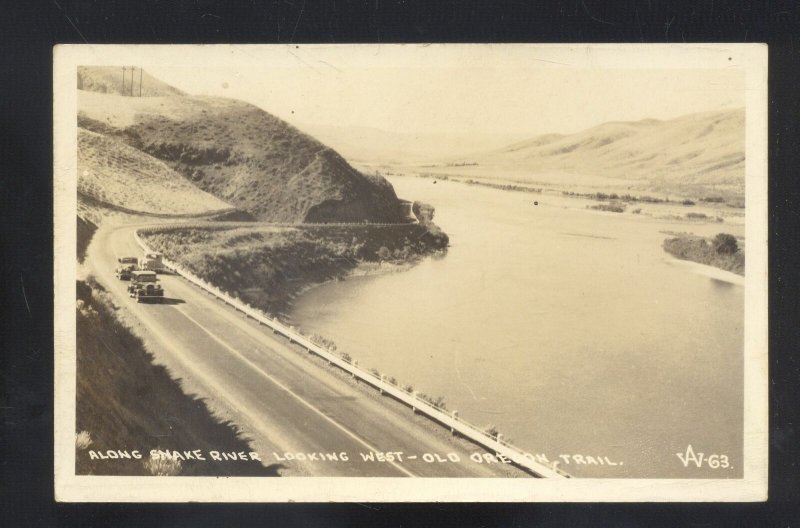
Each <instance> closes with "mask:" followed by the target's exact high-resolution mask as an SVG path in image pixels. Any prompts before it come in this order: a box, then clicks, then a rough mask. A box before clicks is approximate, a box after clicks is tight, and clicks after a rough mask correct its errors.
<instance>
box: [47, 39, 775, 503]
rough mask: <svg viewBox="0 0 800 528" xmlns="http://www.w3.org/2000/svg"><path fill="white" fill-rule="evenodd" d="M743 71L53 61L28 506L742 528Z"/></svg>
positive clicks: (702, 57)
mask: <svg viewBox="0 0 800 528" xmlns="http://www.w3.org/2000/svg"><path fill="white" fill-rule="evenodd" d="M766 52H767V50H766V46H764V45H758V44H752V45H751V44H724V45H723V44H719V45H708V44H703V45H691V44H685V45H586V44H580V45H577V44H576V45H534V44H526V45H522V44H519V45H517V44H515V45H502V44H498V45H488V44H481V45H270V46H261V45H247V46H234V45H214V46H188V45H186V46H184V45H180V46H179V45H161V46H150V45H100V46H95V45H65V46H57V47H56V48H55V50H54V101H55V103H54V141H55V167H54V190H55V209H54V224H55V233H54V237H55V269H54V274H55V286H56V289H55V337H56V349H55V373H56V376H55V383H56V386H55V389H56V401H55V411H56V412H55V490H56V497H57V499H58V500H59V501H123V502H125V501H222V502H227V501H236V502H277V501H316V502H328V501H360V502H365V501H451V502H452V501H456V502H459V501H470V502H472V501H503V502H515V501H760V500H765V499H766V497H767V484H766V483H767V445H768V443H767V436H768V429H767V354H768V343H767V53H766Z"/></svg>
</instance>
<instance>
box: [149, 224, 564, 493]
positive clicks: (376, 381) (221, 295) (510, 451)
mask: <svg viewBox="0 0 800 528" xmlns="http://www.w3.org/2000/svg"><path fill="white" fill-rule="evenodd" d="M165 227H166V228H167V229H165ZM190 227H192V226H191V225H190V224H179V225H171V226H164V227H160V226H158V227H143V228H139V229H137V230H136V231H134V239H135V240H136V242H137V243H138V244H139V245H140V246H141V247H142V249H143V250H144V251H145V252H148V253H149V252H151V249H150V247H149V246H148V245H147V244H146V243H145V242H144V240H142V238H141V237H140V236H139V233H140V232H142V233H153V232H156V231H164V230H168V229H169V228H190ZM198 227H201V226H198ZM202 227H203V228H208V227H210V226H208V224H203V226H202ZM163 262H164V265H165V266H167V267H168V268H170V269H171V270H173V271H174V272H175V273H177V274H179V275H181V276H182V277H183V278H184V279H186V280H187V281H189V282H191V283H192V284H194V285H196V286H198V287H199V288H201V289H203V290H205V291H207V292H208V293H210V294H211V295H213V296H215V297H216V298H218V299H219V300H221V301H222V302H224V303H225V304H228V305H230V306H231V307H233V308H234V309H235V310H238V311H240V312H242V313H244V314H245V315H246V316H248V317H250V318H252V319H254V320H256V321H258V322H259V323H261V324H263V325H266V326H268V327H269V328H271V329H272V330H273V332H274V333H277V334H280V335H282V336H284V337H286V338H287V339H288V340H289V341H291V342H294V343H297V344H299V345H300V346H302V347H303V348H305V349H306V350H308V351H309V352H311V353H314V354H316V355H317V356H319V357H321V358H323V359H325V360H326V361H327V362H328V363H329V364H333V365H336V366H337V367H338V368H340V369H342V370H344V371H346V372H348V373H350V374H351V375H352V376H353V377H356V378H359V379H361V380H362V381H365V382H367V383H368V384H370V385H372V386H373V387H375V388H376V389H378V390H379V391H381V393H383V394H388V395H390V396H392V397H393V398H395V399H396V400H398V401H401V402H403V403H404V404H406V405H408V406H409V407H411V408H413V409H416V411H417V412H420V413H422V414H425V415H427V416H428V417H429V418H432V419H433V420H435V421H437V422H439V423H441V424H442V425H444V426H446V427H448V428H450V430H451V431H456V432H458V433H459V434H460V435H461V436H463V437H465V438H468V439H470V440H472V441H473V442H475V443H476V444H478V445H481V446H483V447H484V448H486V449H488V450H489V451H493V452H494V453H496V454H497V455H500V456H503V457H505V458H507V459H508V460H510V461H511V462H513V463H514V464H516V465H517V466H520V467H523V468H525V469H527V470H529V471H531V472H532V473H533V474H535V475H537V476H539V477H549V478H569V474H568V473H566V472H565V471H563V470H561V469H559V468H558V467H556V466H554V465H550V464H547V463H544V462H540V461H538V460H536V459H535V458H534V457H533V456H532V455H530V454H528V453H525V452H523V451H522V450H520V449H519V448H517V447H516V446H513V445H511V444H509V443H508V442H505V441H503V440H502V439H499V438H498V437H499V435H498V437H494V436H491V435H489V434H487V433H486V432H484V431H482V430H480V429H479V428H477V427H476V426H474V425H472V424H470V423H468V422H466V421H465V420H463V419H461V418H459V417H458V416H457V415H455V416H454V415H452V414H450V413H447V412H445V411H443V410H441V409H439V408H438V407H435V406H434V405H432V404H430V403H429V402H427V401H425V400H423V399H421V398H418V397H416V396H415V395H414V394H409V393H408V392H406V391H404V390H402V389H400V388H398V387H397V386H395V385H393V384H391V383H389V382H387V381H385V380H383V379H381V378H380V377H379V376H375V375H374V374H372V373H371V372H367V371H365V370H362V369H361V368H360V367H359V366H357V365H356V364H354V363H357V362H356V361H345V360H344V359H342V357H341V356H338V355H336V354H333V353H331V352H330V351H328V350H326V349H325V348H323V347H321V346H319V345H318V344H316V343H314V342H313V341H311V340H310V339H308V338H307V337H306V336H304V335H302V334H300V333H299V332H296V331H295V330H293V329H291V328H289V327H287V326H286V325H284V324H283V323H281V322H279V321H278V320H277V319H272V318H270V317H268V316H267V315H266V314H265V313H263V312H261V311H260V310H257V309H255V308H253V307H252V306H249V305H247V304H245V303H244V302H242V301H241V300H239V299H234V298H233V297H231V296H230V295H229V294H228V293H227V292H223V291H222V290H220V289H219V288H217V287H216V286H214V285H212V284H210V283H208V282H206V281H205V280H203V279H201V278H200V277H197V276H196V275H195V274H194V273H192V272H191V271H189V270H187V269H185V268H184V267H182V266H180V265H178V264H177V263H175V262H172V261H170V260H168V259H166V258H165V259H164V260H163Z"/></svg>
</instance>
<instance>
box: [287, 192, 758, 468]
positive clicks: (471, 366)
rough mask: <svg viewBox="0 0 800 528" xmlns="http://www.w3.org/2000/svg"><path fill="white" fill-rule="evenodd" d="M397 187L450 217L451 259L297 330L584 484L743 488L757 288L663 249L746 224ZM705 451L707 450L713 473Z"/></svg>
mask: <svg viewBox="0 0 800 528" xmlns="http://www.w3.org/2000/svg"><path fill="white" fill-rule="evenodd" d="M392 184H393V185H394V186H395V189H396V190H397V194H398V196H400V197H403V198H408V199H417V200H422V201H424V202H428V203H431V204H433V205H435V207H436V216H435V222H436V223H438V224H439V225H440V226H441V227H442V229H443V230H444V231H445V232H446V233H447V234H448V235H450V249H449V251H448V253H447V255H446V256H445V257H443V258H428V259H426V260H425V261H423V262H422V263H421V264H419V265H418V266H416V267H414V268H412V269H411V270H409V271H404V272H400V273H394V274H387V275H373V276H366V277H358V278H350V279H348V280H346V281H342V282H332V283H328V284H324V285H322V286H319V287H317V288H314V289H312V290H310V291H308V292H307V293H306V294H304V295H303V296H301V297H300V298H299V299H298V300H297V302H296V304H295V307H294V311H293V313H292V316H293V320H294V324H296V325H298V326H299V327H300V328H302V329H303V330H304V331H307V332H312V331H313V332H317V333H319V334H321V335H324V336H326V337H328V338H330V339H332V340H333V341H335V342H336V343H337V345H338V347H339V350H340V351H346V352H347V353H349V354H350V355H351V356H352V357H353V358H355V359H358V360H359V363H360V365H362V366H363V367H366V368H371V367H374V368H377V369H378V370H379V371H380V372H381V373H383V374H386V375H388V376H394V377H395V378H397V380H398V382H399V383H400V384H401V385H404V384H406V383H410V384H412V385H413V386H414V388H415V389H416V390H418V391H420V392H425V393H427V394H429V395H431V396H434V397H436V396H439V395H441V396H444V398H445V400H446V405H447V408H448V409H449V410H453V409H457V410H458V411H459V413H460V415H461V417H463V418H464V419H466V420H469V421H471V422H473V423H475V424H476V425H478V426H481V427H483V426H488V425H490V424H491V425H495V426H496V427H497V429H498V430H499V431H500V432H502V433H503V434H504V436H505V437H507V438H510V439H511V440H512V441H513V442H514V443H515V444H516V445H518V446H519V447H521V448H523V449H524V450H526V451H528V452H530V453H533V454H541V455H544V456H546V457H547V458H548V459H549V460H551V461H553V460H558V461H560V464H561V467H562V468H563V469H565V470H567V471H568V472H570V473H572V474H573V475H575V476H578V477H641V478H645V477H651V478H652V477H663V478H692V477H713V478H728V477H741V474H742V473H741V469H742V420H743V418H742V417H743V412H742V408H743V396H742V394H743V357H742V356H743V320H744V291H743V287H742V286H741V285H740V284H737V283H736V282H735V281H733V282H729V281H727V280H725V277H724V274H723V276H722V278H720V277H719V275H718V274H717V275H716V276H713V275H715V274H711V275H706V274H703V273H701V272H699V271H698V270H700V269H701V268H700V267H699V266H694V265H689V264H687V263H682V262H677V261H675V260H673V259H672V258H671V257H670V256H669V255H667V254H666V253H665V252H664V251H663V249H662V247H661V244H662V242H663V240H664V239H665V238H666V237H667V235H665V234H664V233H662V231H665V230H670V231H689V232H693V233H696V234H698V235H703V236H713V235H715V234H716V233H718V232H720V231H724V232H728V233H732V234H735V235H741V234H743V226H741V225H738V226H737V225H729V224H727V223H725V224H716V223H697V222H690V221H685V222H682V221H675V220H672V221H670V220H658V219H654V218H652V217H648V216H643V215H630V214H616V213H601V212H597V211H589V210H586V209H585V205H587V204H590V203H593V202H589V201H585V200H579V199H572V198H565V197H561V196H555V195H550V194H542V195H537V194H525V193H517V192H508V191H501V190H494V189H489V188H483V187H478V186H468V185H465V184H461V183H456V182H447V181H438V182H437V183H434V180H431V179H420V178H412V177H397V178H393V179H392ZM534 201H538V205H534ZM689 445H691V446H692V450H693V451H694V452H695V455H698V453H700V452H702V453H704V457H705V458H703V459H702V461H701V462H700V464H699V467H698V463H697V460H696V459H697V458H698V456H695V458H694V459H692V458H691V457H690V459H689V460H687V459H686V456H685V455H686V452H687V448H688V446H689ZM383 448H385V449H387V450H390V449H392V446H383ZM678 453H681V457H679V456H677V454H678ZM712 454H716V455H720V456H718V457H717V458H715V459H714V460H715V461H716V462H713V463H711V464H709V461H708V458H707V457H708V456H709V455H712ZM576 455H577V456H576ZM722 456H725V457H726V458H725V459H723V458H722ZM682 458H683V460H682ZM720 461H726V462H721V463H718V462H720ZM687 462H688V463H687ZM725 465H727V466H728V467H722V466H725ZM712 466H720V467H712Z"/></svg>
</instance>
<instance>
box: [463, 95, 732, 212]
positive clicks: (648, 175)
mask: <svg viewBox="0 0 800 528" xmlns="http://www.w3.org/2000/svg"><path fill="white" fill-rule="evenodd" d="M744 119H745V114H744V110H743V109H739V110H729V111H719V112H706V113H699V114H691V115H687V116H683V117H680V118H677V119H672V120H668V121H659V120H656V119H646V120H642V121H636V122H615V123H605V124H602V125H599V126H597V127H594V128H591V129H589V130H585V131H583V132H579V133H576V134H568V135H562V134H549V135H544V136H539V137H536V138H533V139H531V140H528V141H522V142H519V143H515V144H513V145H509V146H508V147H505V148H503V149H499V150H496V151H493V152H489V153H484V154H475V155H474V156H470V157H465V158H461V159H459V160H454V161H452V163H451V165H457V164H459V163H468V164H477V165H470V166H468V167H464V168H461V171H462V172H465V170H466V172H469V171H474V172H476V173H487V174H488V173H494V174H495V175H496V176H497V177H502V176H501V175H502V174H504V173H509V172H513V173H514V174H520V173H521V172H524V173H526V175H527V177H528V178H530V179H531V180H536V177H537V174H542V173H559V174H561V175H562V178H563V181H565V182H567V183H569V182H571V181H572V180H573V179H575V177H576V176H577V175H580V176H588V177H596V178H610V179H614V180H620V182H619V185H620V186H631V185H632V186H634V187H635V188H637V189H647V190H657V191H664V192H673V193H676V194H691V195H693V196H706V195H708V196H710V195H714V194H726V195H729V196H733V195H735V196H738V197H741V198H743V197H744V159H745V150H744Z"/></svg>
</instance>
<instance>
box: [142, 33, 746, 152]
mask: <svg viewBox="0 0 800 528" xmlns="http://www.w3.org/2000/svg"><path fill="white" fill-rule="evenodd" d="M608 48H609V47H606V48H600V49H599V50H597V49H589V48H588V47H587V46H581V47H573V48H569V47H565V46H550V47H548V46H539V47H536V46H512V47H506V46H501V45H494V46H476V45H473V46H453V47H447V46H427V47H425V46H353V47H349V48H345V47H337V46H299V47H295V46H270V47H262V48H255V47H247V46H245V47H241V46H238V47H237V46H232V47H222V48H216V47H204V48H197V50H198V51H196V52H195V51H191V52H184V53H167V54H163V55H159V56H158V59H157V60H154V57H153V55H152V54H142V56H141V57H139V62H138V63H139V64H141V65H143V66H144V67H145V69H146V70H148V71H149V72H150V73H152V74H153V75H155V76H156V77H158V78H160V79H163V80H164V81H165V82H167V83H169V84H172V85H174V86H176V87H178V88H180V89H182V90H184V91H186V92H189V93H191V94H196V95H200V94H206V95H218V96H225V97H233V98H237V99H242V100H245V101H248V102H250V103H253V104H255V105H257V106H259V107H261V108H263V109H264V110H267V111H268V112H271V113H273V114H275V115H277V116H279V117H281V118H283V119H285V120H287V121H289V122H294V123H314V124H319V125H326V126H348V127H350V126H353V127H374V128H379V129H384V130H389V131H395V132H403V133H445V134H447V133H452V134H476V135H486V134H497V135H508V136H526V135H536V134H541V133H550V132H562V133H566V132H575V131H578V130H582V129H584V128H588V127H590V126H593V125H596V124H599V123H602V122H606V121H626V120H637V119H643V118H650V117H652V118H658V119H668V118H671V117H676V116H679V115H683V114H687V113H691V112H701V111H706V110H717V109H722V108H733V107H743V106H744V98H745V91H744V74H743V70H742V69H741V68H739V67H737V58H738V57H737V56H736V54H735V51H736V50H735V49H734V50H733V52H731V51H730V50H719V49H709V47H705V48H702V49H700V48H699V47H698V49H697V50H695V51H694V52H693V51H692V50H691V49H688V50H684V52H681V53H674V52H671V51H670V52H669V53H665V51H667V50H666V49H664V48H658V49H654V48H647V47H639V48H638V49H637V50H636V51H635V52H634V53H629V52H627V51H622V52H621V51H620V50H619V49H618V48H614V49H608Z"/></svg>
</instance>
